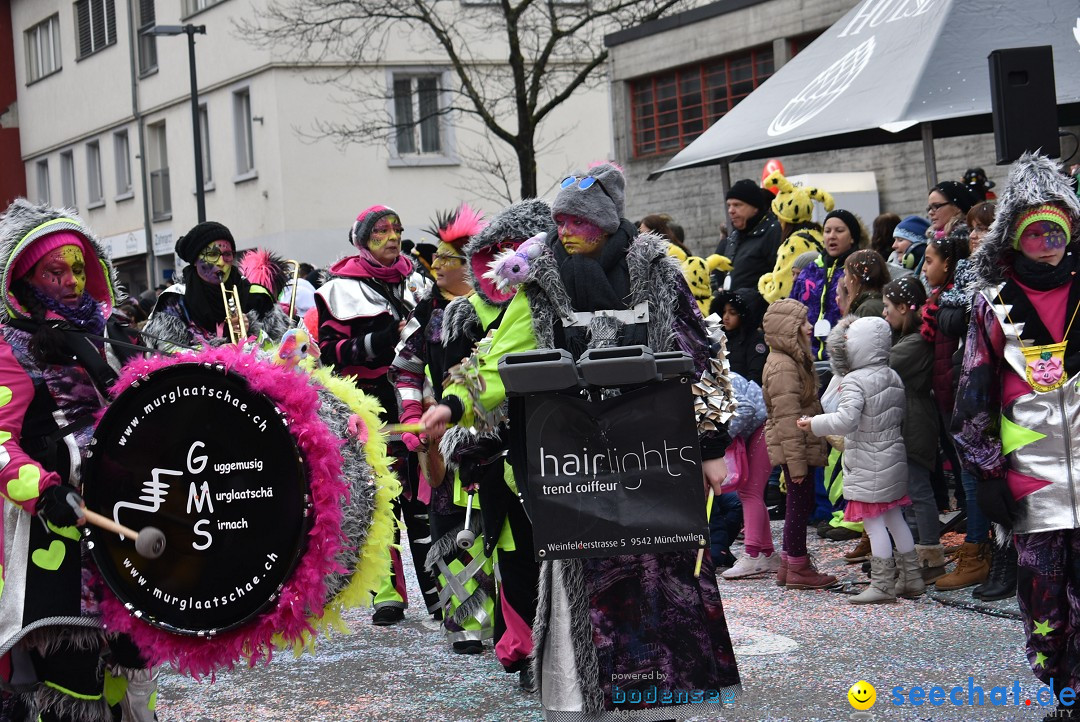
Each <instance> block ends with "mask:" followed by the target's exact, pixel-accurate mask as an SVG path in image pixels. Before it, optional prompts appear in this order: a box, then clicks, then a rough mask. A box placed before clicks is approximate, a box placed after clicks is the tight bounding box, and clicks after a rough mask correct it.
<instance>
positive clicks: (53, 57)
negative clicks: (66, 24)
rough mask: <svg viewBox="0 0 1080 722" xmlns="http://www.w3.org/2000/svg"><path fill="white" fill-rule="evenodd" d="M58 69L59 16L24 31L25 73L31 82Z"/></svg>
mask: <svg viewBox="0 0 1080 722" xmlns="http://www.w3.org/2000/svg"><path fill="white" fill-rule="evenodd" d="M58 70H60V16H59V15H53V16H52V17H51V18H49V19H48V20H45V21H44V22H40V23H38V24H37V25H35V26H34V27H32V28H30V29H29V30H27V31H26V75H27V78H26V80H27V82H28V83H32V82H34V81H35V80H40V79H42V78H44V77H45V76H46V75H52V74H53V73H55V72H56V71H58Z"/></svg>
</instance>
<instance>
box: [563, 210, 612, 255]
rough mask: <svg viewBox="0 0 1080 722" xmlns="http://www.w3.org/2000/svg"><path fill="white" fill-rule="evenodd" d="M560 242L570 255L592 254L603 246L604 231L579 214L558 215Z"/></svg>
mask: <svg viewBox="0 0 1080 722" xmlns="http://www.w3.org/2000/svg"><path fill="white" fill-rule="evenodd" d="M555 224H556V225H557V226H558V228H559V242H560V243H562V246H563V248H564V249H566V252H567V253H569V254H570V255H574V254H575V253H583V254H585V255H591V254H593V253H597V252H598V251H599V250H600V248H602V247H603V241H604V239H605V236H604V232H603V231H602V230H601V229H600V228H599V227H598V226H597V225H596V224H595V223H591V222H589V221H587V220H585V219H584V218H579V217H577V216H566V215H561V214H560V215H558V216H556V218H555Z"/></svg>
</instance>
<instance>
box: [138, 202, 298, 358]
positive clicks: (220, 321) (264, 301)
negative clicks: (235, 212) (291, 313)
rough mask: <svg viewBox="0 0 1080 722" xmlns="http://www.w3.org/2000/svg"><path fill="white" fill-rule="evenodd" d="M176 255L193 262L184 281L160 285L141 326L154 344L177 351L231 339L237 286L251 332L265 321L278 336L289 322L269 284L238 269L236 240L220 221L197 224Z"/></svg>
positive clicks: (270, 332)
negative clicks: (255, 280) (230, 312)
mask: <svg viewBox="0 0 1080 722" xmlns="http://www.w3.org/2000/svg"><path fill="white" fill-rule="evenodd" d="M176 255H177V256H179V257H180V258H181V259H182V260H184V261H185V262H186V263H187V264H189V265H187V266H185V267H184V270H183V272H182V278H183V281H182V282H181V283H176V284H173V285H172V286H170V287H169V288H167V289H165V290H164V291H162V293H161V295H160V296H159V297H158V300H157V304H156V305H155V306H154V312H153V313H152V314H151V315H150V319H149V320H148V321H147V322H146V325H145V326H144V327H143V331H145V332H146V338H147V340H148V341H149V342H150V343H151V344H152V345H153V346H154V347H155V348H158V349H160V350H163V351H175V350H177V349H178V348H183V347H188V348H193V347H198V346H207V345H211V344H212V343H213V342H215V341H216V340H218V339H229V338H230V334H229V330H228V328H227V327H226V317H227V315H228V314H227V311H228V304H231V303H234V292H235V298H238V299H239V306H240V308H239V310H240V312H241V313H243V314H245V315H246V316H248V324H247V325H248V326H249V328H248V330H249V331H251V332H252V333H254V332H255V331H257V329H258V328H260V327H265V331H266V334H267V335H268V336H269V337H271V338H273V339H279V338H281V336H282V335H283V334H284V333H285V331H286V330H287V329H288V328H289V320H288V317H287V316H286V314H285V313H283V312H282V311H281V309H280V308H278V306H277V304H276V303H275V302H274V299H275V298H276V296H275V295H274V294H273V293H272V292H271V290H270V289H268V288H266V287H264V286H261V285H259V284H257V283H252V282H250V281H249V280H247V279H246V278H244V277H243V276H242V275H241V274H240V273H239V272H238V271H237V269H236V267H235V265H234V261H235V259H236V242H235V241H234V240H233V235H232V233H231V232H230V231H229V229H228V228H226V227H225V226H223V225H222V224H220V223H217V222H215V221H204V222H202V223H199V224H198V225H196V226H195V227H194V228H192V229H191V230H190V231H188V232H187V233H185V234H184V235H183V236H181V237H180V239H179V240H178V241H177V242H176ZM223 290H224V291H225V293H222V291H223ZM234 315H235V310H234ZM177 344H179V346H178V345H177Z"/></svg>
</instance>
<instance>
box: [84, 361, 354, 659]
mask: <svg viewBox="0 0 1080 722" xmlns="http://www.w3.org/2000/svg"><path fill="white" fill-rule="evenodd" d="M178 363H194V364H222V365H224V366H225V367H226V368H228V369H229V370H231V371H236V372H237V373H239V374H240V375H241V376H243V377H244V379H245V380H246V381H247V383H248V385H249V386H250V387H251V389H252V391H255V392H257V393H261V394H263V395H264V396H266V397H267V398H268V399H270V400H271V401H272V402H273V403H274V404H275V405H276V406H277V407H278V408H279V409H281V411H282V412H284V414H285V416H286V417H287V418H288V419H289V431H290V433H292V435H293V437H294V438H295V439H296V444H297V446H298V447H299V449H300V451H301V453H302V454H303V458H304V468H305V470H306V472H307V475H308V484H309V486H310V491H311V498H312V506H313V522H312V527H311V531H310V532H309V533H308V539H307V548H306V550H305V551H304V553H303V555H302V556H301V558H300V561H299V562H298V563H297V565H296V568H295V569H294V571H293V574H292V576H291V577H289V579H288V581H287V582H286V583H285V585H284V586H283V587H282V589H281V593H280V595H279V597H278V599H277V602H276V604H275V605H274V606H273V608H272V609H269V610H268V611H265V612H263V613H262V614H260V615H259V616H258V617H257V618H256V619H254V620H253V621H252V622H250V623H249V624H247V625H244V626H243V627H240V628H238V629H234V630H231V631H227V632H222V633H221V634H218V635H216V636H214V637H212V638H198V637H188V636H182V635H176V634H171V633H169V632H166V631H164V630H162V629H158V628H156V627H152V626H150V625H148V624H144V623H143V622H140V621H139V620H138V619H136V618H135V617H134V616H133V615H131V614H130V613H129V612H128V610H127V609H126V608H125V607H124V605H123V603H122V602H121V601H120V600H119V599H117V598H116V596H114V595H113V594H112V592H111V591H109V590H108V588H107V587H106V586H105V585H104V584H102V585H101V587H102V589H103V592H102V600H101V612H102V621H103V623H104V626H105V628H106V629H108V630H109V631H110V632H123V633H125V634H128V635H129V636H130V637H131V638H132V639H133V640H134V642H135V644H136V646H138V648H139V650H140V652H141V653H142V654H143V656H144V657H145V658H146V659H147V661H148V662H149V663H150V664H152V665H159V664H165V663H168V664H171V665H172V666H173V667H174V668H175V669H177V670H178V671H179V672H182V673H184V674H187V675H190V676H192V677H194V678H196V679H199V678H201V677H204V676H206V675H210V677H211V679H213V675H214V673H215V672H216V671H217V670H219V669H232V668H233V667H234V666H235V665H236V663H237V662H239V661H241V660H246V661H247V662H248V664H249V665H251V666H254V665H255V664H256V663H257V662H259V661H266V662H269V661H270V657H271V655H272V653H273V650H274V647H275V646H293V645H294V644H296V643H303V642H304V640H305V635H309V634H313V633H314V631H315V630H314V629H313V628H312V626H311V624H310V623H309V621H308V618H309V617H315V618H318V617H320V616H321V615H322V613H323V606H324V604H325V602H326V583H325V579H326V577H327V575H329V574H330V573H331V572H344V571H345V570H343V569H341V568H340V566H339V565H338V564H337V562H336V561H335V557H336V556H337V554H338V551H339V550H340V549H341V547H342V545H343V544H347V543H348V541H347V540H346V539H344V538H343V536H342V533H341V525H342V516H343V514H342V508H341V500H342V499H343V498H345V497H346V495H347V494H348V485H347V484H346V483H345V481H344V480H343V479H342V473H341V452H340V448H341V445H342V444H343V443H344V442H343V441H342V440H341V439H339V438H337V437H336V436H334V435H333V434H332V433H331V431H330V430H329V429H328V428H327V426H326V424H324V423H323V422H322V421H321V420H320V419H319V416H318V408H319V397H318V394H317V393H316V391H315V387H314V386H312V385H311V384H309V383H308V380H309V378H308V376H307V375H305V374H298V373H296V372H295V371H294V370H292V369H288V368H286V367H284V366H274V365H272V364H270V363H267V362H265V361H260V360H258V359H256V358H255V356H253V355H251V354H247V353H244V352H242V351H240V350H238V349H236V348H235V347H233V346H221V347H218V348H210V349H206V350H204V351H201V352H199V353H197V354H194V355H188V356H176V357H166V356H155V357H153V358H150V359H146V360H140V361H133V362H132V363H130V364H128V365H127V366H126V367H124V369H123V371H122V372H121V375H120V379H119V380H118V381H117V382H116V384H115V385H114V386H113V389H112V391H113V393H114V394H119V393H120V392H121V391H123V390H124V389H126V388H128V387H129V386H131V384H132V383H133V382H135V381H137V380H139V379H140V378H143V377H145V376H146V375H148V374H150V373H151V372H153V371H157V370H159V369H163V368H166V367H168V366H172V365H174V364H178ZM283 643H284V644H283Z"/></svg>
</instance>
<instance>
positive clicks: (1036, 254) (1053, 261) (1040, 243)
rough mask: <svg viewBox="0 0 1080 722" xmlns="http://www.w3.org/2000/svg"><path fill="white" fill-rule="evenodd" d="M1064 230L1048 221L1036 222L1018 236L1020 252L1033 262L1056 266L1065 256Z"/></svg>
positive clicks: (1065, 238) (1065, 240)
mask: <svg viewBox="0 0 1080 722" xmlns="http://www.w3.org/2000/svg"><path fill="white" fill-rule="evenodd" d="M1067 242H1068V238H1067V237H1066V235H1065V229H1064V228H1062V227H1061V226H1059V225H1058V224H1056V223H1051V222H1050V221H1036V222H1034V223H1032V224H1030V225H1028V226H1027V227H1026V228H1025V229H1024V232H1023V233H1022V234H1021V235H1020V252H1021V253H1023V254H1024V255H1025V256H1027V257H1028V258H1030V259H1031V260H1033V261H1040V262H1041V263H1049V264H1050V265H1051V266H1056V265H1057V264H1059V263H1060V262H1061V259H1062V257H1064V255H1065V246H1066V244H1067Z"/></svg>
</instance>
